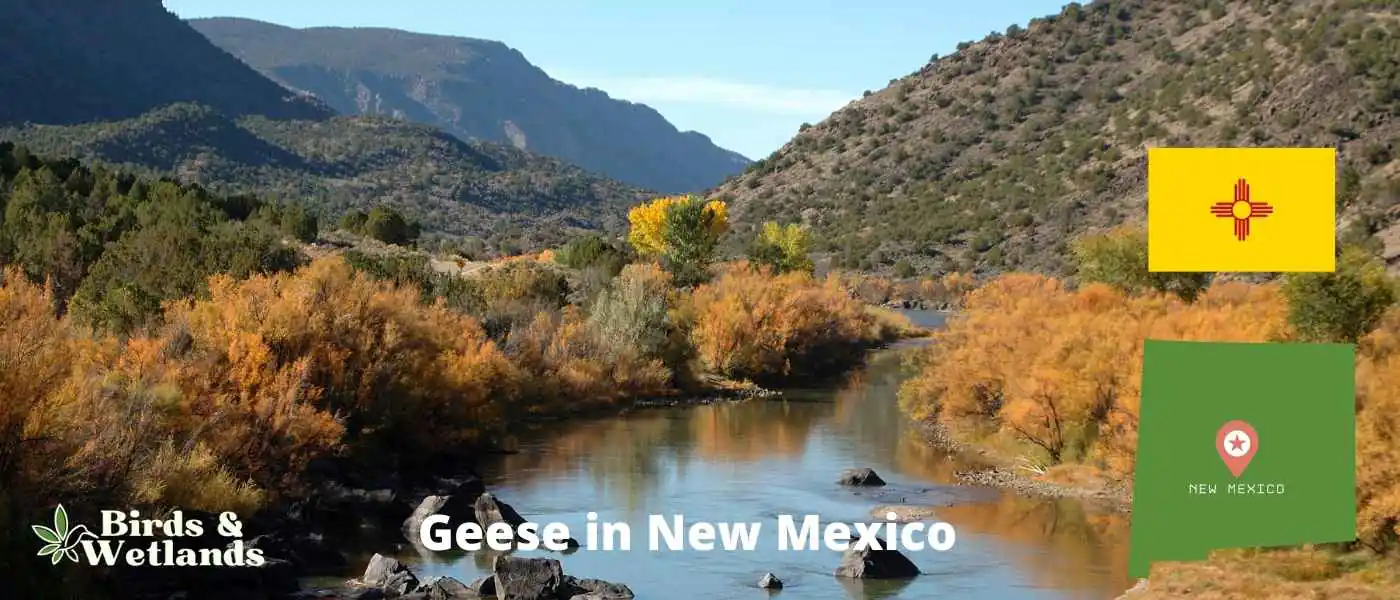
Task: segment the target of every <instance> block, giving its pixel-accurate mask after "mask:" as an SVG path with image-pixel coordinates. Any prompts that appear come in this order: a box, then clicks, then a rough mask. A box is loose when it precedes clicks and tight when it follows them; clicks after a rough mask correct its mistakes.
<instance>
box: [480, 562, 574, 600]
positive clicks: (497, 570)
mask: <svg viewBox="0 0 1400 600" xmlns="http://www.w3.org/2000/svg"><path fill="white" fill-rule="evenodd" d="M492 570H493V571H494V573H493V574H494V575H495V580H496V597H497V598H499V599H500V600H556V599H557V598H559V597H561V596H562V597H565V598H567V597H568V596H565V595H564V594H563V593H562V592H564V591H565V587H564V581H565V580H564V568H563V567H562V566H561V565H560V564H559V561H557V560H554V559H552V558H519V557H514V556H500V557H497V558H496V564H495V566H494V568H493V569H492Z"/></svg>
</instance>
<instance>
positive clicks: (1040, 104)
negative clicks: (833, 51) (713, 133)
mask: <svg viewBox="0 0 1400 600" xmlns="http://www.w3.org/2000/svg"><path fill="white" fill-rule="evenodd" d="M1398 115H1400V5H1397V4H1396V3H1395V2H1374V1H1365V0H1296V1H1288V0H1251V1H1243V0H1240V1H1233V0H1189V1H1182V2H1158V1H1154V0H1114V1H1100V2H1094V3H1091V4H1088V5H1084V6H1080V5H1078V4H1070V5H1068V6H1067V7H1066V8H1065V9H1064V10H1063V11H1062V12H1061V13H1060V14H1058V15H1055V16H1051V17H1047V18H1041V19H1036V20H1034V21H1032V22H1031V23H1030V25H1029V27H1026V28H1021V27H1014V26H1013V27H1010V28H1008V29H1007V30H1006V32H1005V33H998V34H992V35H990V36H988V37H987V38H985V39H983V40H981V41H979V42H975V43H964V44H961V45H960V49H959V50H958V51H957V52H956V53H954V54H952V55H950V56H946V57H937V56H935V57H933V58H932V59H931V61H930V62H929V63H928V64H926V65H924V66H923V67H922V68H920V69H919V70H918V71H917V72H915V73H912V74H910V75H908V76H906V77H904V78H902V79H899V80H895V81H892V82H891V83H890V86H889V87H887V88H885V89H883V90H880V91H877V92H873V93H869V92H868V93H867V95H866V97H865V98H864V99H863V100H861V101H858V102H855V103H853V104H852V105H850V106H848V107H847V108H844V109H842V110H840V111H838V112H836V113H834V114H833V115H831V117H829V118H828V119H826V120H825V121H823V122H821V123H819V124H816V125H813V126H811V127H804V129H803V131H802V132H801V133H800V134H798V135H797V137H796V138H794V139H793V140H792V141H791V142H790V143H788V144H787V145H786V146H784V147H783V148H782V149H780V150H778V151H777V152H776V153H774V154H773V155H772V156H769V157H767V158H766V159H764V160H760V161H758V162H757V163H755V164H754V165H752V166H751V168H750V169H749V170H748V171H747V172H746V173H745V174H744V175H742V176H741V177H739V178H736V179H734V180H731V181H730V182H728V183H726V184H725V185H723V186H722V187H720V188H719V189H718V190H717V193H718V194H719V195H721V196H724V197H726V198H729V199H731V200H733V201H735V206H734V214H735V219H736V221H738V222H739V223H741V224H742V225H743V226H745V227H752V226H753V225H755V224H757V223H759V222H761V221H764V220H779V221H801V222H806V223H809V224H811V225H812V226H813V227H814V229H815V230H816V231H817V232H818V234H819V237H820V239H821V240H822V243H823V245H824V250H825V251H828V252H830V253H832V255H833V257H834V258H835V259H836V260H837V261H838V262H840V263H843V264H845V265H849V266H859V267H866V268H872V269H877V270H879V269H885V268H889V266H890V265H892V264H893V263H895V262H896V261H897V260H900V259H905V260H907V261H909V262H910V263H911V264H913V265H914V266H915V267H917V269H918V270H919V271H921V272H930V271H935V272H936V271H948V270H954V269H956V270H970V269H975V270H978V271H984V272H987V271H1000V270H1005V269H1009V268H1029V269H1037V270H1044V271H1051V272H1055V271H1062V270H1063V269H1064V268H1065V263H1066V260H1065V259H1066V242H1067V240H1069V239H1070V237H1071V236H1072V235H1074V234H1076V233H1079V232H1082V231H1084V230H1086V229H1090V228H1094V227H1099V226H1106V225H1110V224H1116V223H1119V222H1122V221H1125V220H1139V219H1144V218H1145V200H1146V194H1145V186H1144V184H1145V178H1146V168H1145V149H1146V148H1147V147H1149V146H1154V145H1162V146H1182V145H1194V146H1331V145H1336V146H1337V147H1338V148H1340V153H1341V157H1342V162H1343V165H1342V166H1341V167H1340V172H1339V196H1340V197H1339V200H1340V202H1341V204H1342V205H1343V209H1344V210H1343V215H1344V216H1343V218H1342V220H1341V223H1340V224H1339V226H1340V228H1341V229H1342V231H1343V233H1342V234H1343V235H1344V236H1348V237H1349V238H1351V239H1354V240H1365V241H1368V242H1372V243H1374V242H1376V241H1377V238H1378V237H1379V238H1380V239H1381V240H1383V241H1385V242H1386V244H1387V245H1388V246H1390V247H1389V248H1388V249H1387V254H1388V255H1389V256H1392V257H1393V256H1395V255H1397V254H1400V232H1397V231H1396V230H1395V229H1388V227H1389V226H1390V225H1391V223H1392V222H1393V221H1394V220H1395V218H1394V217H1395V212H1394V209H1395V208H1396V205H1397V201H1398V200H1400V183H1397V181H1400V178H1397V177H1396V176H1395V174H1396V170H1397V161H1396V157H1397V155H1400V148H1397V138H1400V118H1397V116H1398ZM740 229H743V228H742V227H741V228H740ZM1373 234H1379V235H1373Z"/></svg>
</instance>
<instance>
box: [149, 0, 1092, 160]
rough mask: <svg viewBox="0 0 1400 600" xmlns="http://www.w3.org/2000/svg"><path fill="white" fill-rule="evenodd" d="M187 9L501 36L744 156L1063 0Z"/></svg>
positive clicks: (455, 0)
mask: <svg viewBox="0 0 1400 600" xmlns="http://www.w3.org/2000/svg"><path fill="white" fill-rule="evenodd" d="M164 2H165V7H166V8H167V9H169V10H170V11H172V12H174V13H175V14H177V15H179V16H181V17H184V18H198V17H215V16H224V17H228V16H232V17H245V18H250V19H258V20H261V21H268V22H271V23H277V24H281V25H287V26H290V27H315V26H339V27H390V28H395V29H404V30H408V31H415V32H420V33H434V34H442V35H455V36H462V37H474V38H482V39H489V40H499V41H501V42H504V43H505V44H506V45H508V46H511V47H513V48H515V49H517V50H519V51H520V52H521V53H523V54H524V55H525V57H526V58H527V59H528V60H529V61H530V62H532V63H534V64H535V65H537V66H539V67H540V68H542V69H544V70H545V72H547V73H549V75H550V76H551V77H554V78H555V79H558V80H560V81H563V82H566V83H570V84H573V85H576V86H580V87H596V88H598V89H601V90H603V91H605V92H607V93H608V94H609V95H611V96H612V97H614V98H623V99H627V100H631V101H634V102H641V103H644V104H647V105H649V106H651V107H653V108H655V109H656V110H657V111H659V112H660V113H661V114H662V115H664V116H665V117H666V118H667V120H669V121H670V122H671V123H672V124H674V125H675V126H676V127H677V128H679V129H681V130H693V131H699V132H701V133H703V134H705V135H708V136H709V137H710V139H711V140H713V141H714V142H715V143H716V144H718V145H720V146H723V147H725V148H728V149H730V150H734V151H736V152H739V153H740V154H743V155H745V156H747V157H749V158H752V159H758V158H763V157H765V156H768V155H769V154H771V153H772V152H773V151H775V150H777V149H778V148H779V147H781V146H782V145H783V144H784V143H786V142H787V141H788V140H789V139H790V138H791V137H792V136H793V135H794V134H796V133H797V129H798V127H800V126H801V125H802V124H803V123H817V122H820V121H821V120H822V119H824V118H826V117H827V116H828V115H830V114H831V113H832V112H833V111H835V110H836V109H839V108H841V107H842V106H844V105H845V104H846V103H847V102H849V101H851V100H854V99H857V98H860V96H861V94H862V92H864V91H865V90H878V89H881V88H883V87H885V86H887V85H889V82H890V80H891V79H896V78H899V77H903V76H905V75H908V74H910V73H913V72H914V71H917V70H918V69H920V68H921V67H923V65H924V64H926V63H927V62H928V60H929V57H930V56H931V55H933V54H939V55H946V54H950V53H952V51H953V50H954V48H955V47H956V45H957V44H958V42H960V41H964V40H980V39H982V38H983V37H984V36H986V35H987V34H988V33H990V32H992V31H1004V30H1005V29H1006V27H1007V26H1008V25H1011V24H1013V23H1015V24H1019V25H1022V26H1024V25H1026V23H1027V22H1028V21H1029V20H1030V19H1032V18H1034V17H1042V16H1046V15H1050V14H1055V13H1058V12H1059V10H1060V8H1061V7H1062V6H1063V5H1064V4H1065V1H1064V0H986V1H982V2H966V1H963V2H953V1H941V0H875V1H874V2H872V3H871V4H870V5H866V4H864V3H862V2H850V1H849V0H841V1H838V0H704V1H701V0H534V1H529V0H515V1H502V0H491V1H485V0H395V1H394V2H368V1H361V0H351V1H349V2H346V1H345V0H164Z"/></svg>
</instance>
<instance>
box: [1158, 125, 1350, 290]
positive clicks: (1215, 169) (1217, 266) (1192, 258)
mask: <svg viewBox="0 0 1400 600" xmlns="http://www.w3.org/2000/svg"><path fill="white" fill-rule="evenodd" d="M1336 173H1337V152H1336V150H1334V149H1332V148H1150V149H1148V151H1147V268H1148V270H1149V271H1153V272H1159V271H1167V272H1172V271H1177V272H1182V271H1197V272H1199V271H1215V272H1230V271H1233V272H1301V271H1332V270H1334V269H1335V266H1336V224H1335V223H1336V193H1337V192H1336V190H1337V184H1336V178H1337V175H1336Z"/></svg>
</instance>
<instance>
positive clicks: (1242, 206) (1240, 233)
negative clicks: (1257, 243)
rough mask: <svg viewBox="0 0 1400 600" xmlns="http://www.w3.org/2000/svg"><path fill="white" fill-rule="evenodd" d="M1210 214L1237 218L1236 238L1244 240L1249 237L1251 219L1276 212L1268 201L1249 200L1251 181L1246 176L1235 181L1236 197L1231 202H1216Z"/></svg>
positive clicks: (1211, 207)
mask: <svg viewBox="0 0 1400 600" xmlns="http://www.w3.org/2000/svg"><path fill="white" fill-rule="evenodd" d="M1210 214H1213V215H1215V216H1217V217H1222V218H1224V217H1228V218H1231V219H1234V220H1235V239H1237V240H1239V241H1241V242H1243V241H1244V240H1245V238H1248V237H1249V220H1250V219H1262V218H1264V217H1267V216H1269V215H1271V214H1274V207H1272V206H1269V203H1268V202H1250V201H1249V183H1247V182H1245V180H1244V178H1240V180H1239V181H1237V182H1235V199H1234V200H1233V201H1231V202H1216V203H1215V204H1212V205H1211V206H1210Z"/></svg>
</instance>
